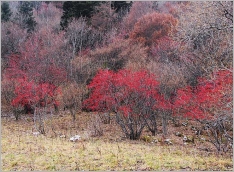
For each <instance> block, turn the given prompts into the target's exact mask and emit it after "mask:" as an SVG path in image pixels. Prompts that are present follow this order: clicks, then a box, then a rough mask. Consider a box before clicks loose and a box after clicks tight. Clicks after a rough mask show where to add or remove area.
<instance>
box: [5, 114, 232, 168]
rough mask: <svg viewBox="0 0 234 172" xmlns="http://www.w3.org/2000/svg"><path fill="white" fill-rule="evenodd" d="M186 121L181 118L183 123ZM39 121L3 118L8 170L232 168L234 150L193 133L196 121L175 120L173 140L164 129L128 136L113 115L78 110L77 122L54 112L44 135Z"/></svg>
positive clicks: (171, 129)
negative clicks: (221, 150)
mask: <svg viewBox="0 0 234 172" xmlns="http://www.w3.org/2000/svg"><path fill="white" fill-rule="evenodd" d="M94 119H95V120H94ZM184 121H185V119H183V120H180V121H179V124H181V123H182V122H184ZM99 123H100V126H98V125H97V124H99ZM94 124H95V125H94ZM34 126H35V125H34V123H33V116H32V115H23V116H22V117H21V119H20V120H19V121H15V119H14V118H13V117H9V116H8V117H2V119H1V130H2V133H1V134H2V137H1V145H2V149H1V159H2V170H3V171H9V170H11V171H15V170H17V171H18V170H21V171H29V170H66V171H69V170H73V171H74V170H115V171H123V170H138V171H140V170H144V171H145V170H147V171H149V170H160V171H161V170H198V171H200V170H210V171H211V170H219V171H223V170H230V171H232V170H233V160H232V150H231V151H230V152H228V153H226V154H217V152H216V150H215V148H214V146H213V145H212V144H211V143H209V142H208V141H207V140H208V138H207V136H206V135H201V136H197V135H195V134H194V131H193V130H192V129H191V128H192V126H194V127H198V126H197V124H196V123H195V122H194V121H188V124H187V125H186V126H183V125H179V126H177V127H176V126H175V125H174V124H173V123H170V125H169V126H170V127H169V134H168V136H167V137H166V138H168V139H171V142H172V144H166V143H165V142H163V139H165V138H163V137H162V134H161V133H160V132H161V131H160V130H159V134H158V135H157V136H154V137H153V136H151V135H150V133H149V132H148V131H147V130H145V131H144V132H143V134H142V137H141V139H140V140H137V141H131V140H128V139H126V138H125V137H124V135H123V133H122V132H121V130H120V128H119V127H118V125H117V124H116V123H115V121H114V119H112V120H111V122H110V124H103V123H101V122H100V119H99V116H98V115H95V114H93V113H86V112H83V113H80V114H77V116H76V121H75V122H73V121H72V117H71V116H70V115H69V114H68V113H67V112H64V114H60V115H53V116H50V115H49V116H48V117H47V119H46V121H45V131H46V134H45V135H34V134H33V132H35V129H34ZM95 127H97V129H99V130H100V131H102V132H103V135H101V136H98V134H100V133H102V132H100V133H98V132H96V133H95V132H94V131H95ZM176 132H180V133H182V134H184V135H186V136H188V137H192V136H194V138H195V141H194V143H188V144H186V145H185V144H184V142H183V137H178V136H176V135H175V133H176ZM75 134H79V135H80V136H81V140H79V141H77V142H71V141H69V138H70V137H71V136H74V135H75ZM95 134H96V136H95ZM201 138H203V139H201Z"/></svg>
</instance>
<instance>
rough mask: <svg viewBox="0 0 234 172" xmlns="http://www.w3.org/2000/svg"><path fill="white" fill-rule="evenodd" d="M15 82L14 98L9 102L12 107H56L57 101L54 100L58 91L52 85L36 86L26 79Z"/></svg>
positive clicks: (42, 84)
mask: <svg viewBox="0 0 234 172" xmlns="http://www.w3.org/2000/svg"><path fill="white" fill-rule="evenodd" d="M16 82H17V85H16V86H15V95H16V97H15V98H14V99H13V100H12V102H11V105H12V106H13V107H18V106H22V107H25V106H27V107H28V108H30V107H35V106H38V107H40V106H41V107H44V106H46V105H50V104H53V105H57V106H58V101H56V100H55V96H56V95H57V94H58V93H60V91H59V89H57V88H56V86H54V85H53V84H49V83H41V84H36V83H35V82H33V81H28V79H26V78H24V79H17V81H16Z"/></svg>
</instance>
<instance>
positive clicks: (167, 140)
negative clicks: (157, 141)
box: [164, 139, 172, 145]
mask: <svg viewBox="0 0 234 172" xmlns="http://www.w3.org/2000/svg"><path fill="white" fill-rule="evenodd" d="M164 142H165V143H167V144H169V145H172V142H171V139H165V140H164Z"/></svg>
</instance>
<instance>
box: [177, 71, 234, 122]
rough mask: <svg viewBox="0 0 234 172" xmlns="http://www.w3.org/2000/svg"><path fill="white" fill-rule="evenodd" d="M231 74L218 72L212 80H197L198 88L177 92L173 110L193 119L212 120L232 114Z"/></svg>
mask: <svg viewBox="0 0 234 172" xmlns="http://www.w3.org/2000/svg"><path fill="white" fill-rule="evenodd" d="M232 86H233V73H232V72H231V71H229V70H219V71H217V72H215V73H214V74H213V75H212V79H210V80H208V79H204V78H200V79H199V84H198V86H197V87H196V88H195V89H194V88H192V87H190V86H188V87H186V88H183V89H180V90H178V91H177V98H176V101H175V102H174V104H173V107H174V109H178V108H182V109H183V111H184V112H185V115H186V116H188V117H192V118H195V119H208V120H212V119H215V118H218V117H219V116H220V115H229V114H231V113H232V106H230V104H231V103H232V100H233V99H232Z"/></svg>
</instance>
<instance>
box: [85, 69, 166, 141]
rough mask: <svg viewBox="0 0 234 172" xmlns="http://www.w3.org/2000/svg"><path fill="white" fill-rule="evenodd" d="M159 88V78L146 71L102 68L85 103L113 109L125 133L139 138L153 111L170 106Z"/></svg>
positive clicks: (97, 109)
mask: <svg viewBox="0 0 234 172" xmlns="http://www.w3.org/2000/svg"><path fill="white" fill-rule="evenodd" d="M158 87H159V82H158V81H157V80H156V77H155V76H154V75H153V74H150V73H148V72H147V71H144V70H141V71H138V72H133V71H130V70H119V71H118V72H116V73H114V72H112V71H110V70H100V71H99V72H98V73H97V75H96V76H95V77H94V78H93V80H92V82H91V83H90V84H89V85H88V88H89V89H90V90H91V95H90V97H89V98H88V99H87V100H86V101H84V106H85V107H86V108H89V109H91V110H93V111H99V112H114V113H115V114H116V118H117V122H118V123H119V124H120V126H121V128H122V130H123V131H124V133H125V134H126V136H127V137H128V138H130V139H138V138H139V137H140V134H141V131H142V129H143V128H144V127H145V126H146V119H147V118H149V117H150V116H152V113H153V111H154V110H156V109H165V108H168V107H169V106H168V105H169V104H168V103H167V102H166V101H165V100H164V97H163V96H161V95H160V93H159V92H158ZM129 121H131V122H130V123H129Z"/></svg>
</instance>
